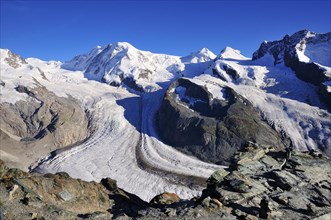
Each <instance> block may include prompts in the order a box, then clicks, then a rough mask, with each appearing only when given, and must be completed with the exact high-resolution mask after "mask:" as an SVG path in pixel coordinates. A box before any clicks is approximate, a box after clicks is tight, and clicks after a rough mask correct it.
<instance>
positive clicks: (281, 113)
mask: <svg viewBox="0 0 331 220" xmlns="http://www.w3.org/2000/svg"><path fill="white" fill-rule="evenodd" d="M317 49H318V50H319V51H320V50H321V51H324V52H325V53H328V51H327V50H325V49H324V47H321V48H317ZM7 53H8V51H7V50H1V81H0V82H1V83H2V84H4V85H2V86H0V87H1V103H3V102H9V103H15V102H17V101H19V100H27V99H29V98H31V97H28V96H27V95H26V94H24V93H19V92H17V91H16V90H15V88H16V87H17V86H18V85H24V86H27V87H30V88H33V87H36V86H45V87H46V88H47V90H49V91H51V92H54V93H55V94H56V95H57V96H61V97H67V96H69V95H70V96H72V97H73V98H75V99H78V100H80V101H81V105H82V108H84V109H86V110H87V111H88V112H89V114H90V116H91V125H92V134H91V136H90V137H89V139H87V140H86V141H85V142H84V143H82V144H79V145H76V146H74V147H72V148H70V149H67V150H62V151H58V154H57V155H55V156H54V155H51V154H50V155H44V157H43V158H41V159H40V160H39V161H36V163H35V164H33V165H32V166H31V169H33V170H34V171H37V172H41V173H47V172H51V173H56V172H60V171H64V172H67V173H69V174H70V175H71V176H72V177H75V178H81V179H83V180H87V181H92V180H94V181H100V180H101V179H102V178H105V177H111V178H113V179H115V180H117V183H118V186H119V187H121V188H123V189H124V190H126V191H128V192H130V193H134V194H136V195H138V196H139V197H141V198H142V199H144V200H146V201H149V200H150V199H151V198H153V197H154V196H155V195H157V194H160V193H162V192H165V191H169V192H175V193H177V194H178V195H179V196H180V197H181V198H187V199H188V198H191V197H193V196H196V195H198V193H199V192H200V191H201V189H202V185H203V184H204V182H205V180H206V179H207V178H208V177H209V176H210V175H211V174H212V172H213V171H215V170H217V169H218V168H219V167H220V166H218V165H215V164H209V163H205V162H202V161H200V160H198V159H196V158H194V157H191V156H187V155H185V154H183V153H181V152H179V151H177V150H175V149H174V148H172V147H171V146H168V145H166V144H164V143H163V142H162V141H160V138H159V136H158V133H157V130H156V128H155V121H154V116H155V113H156V112H157V110H158V108H159V106H160V104H161V102H162V99H163V95H164V93H165V90H166V89H167V87H168V85H169V84H170V83H171V81H172V80H174V79H175V78H177V77H181V76H185V77H187V78H190V79H191V80H192V81H193V82H195V83H197V84H199V85H204V86H206V88H207V89H208V90H209V91H210V92H211V93H212V94H213V97H214V98H217V99H223V95H222V88H223V87H222V86H229V87H231V88H233V89H234V90H235V91H236V92H238V93H239V94H241V95H242V96H244V97H245V98H246V99H248V100H249V101H250V102H251V103H252V104H253V105H254V106H255V107H256V108H257V109H258V110H259V111H260V112H261V114H262V115H263V117H264V119H265V120H266V121H267V122H268V123H269V124H270V125H272V126H273V127H274V128H275V129H276V130H277V131H279V132H281V133H283V134H284V135H286V136H287V137H288V138H290V139H291V142H292V144H293V147H294V148H295V149H296V150H300V151H306V150H309V149H316V150H319V149H324V150H325V152H327V153H330V154H331V150H330V149H331V114H330V113H329V112H328V111H327V110H325V106H324V104H323V103H321V102H320V99H319V97H318V94H317V92H316V91H317V87H315V86H313V85H311V84H309V83H306V82H303V81H301V80H299V79H298V78H297V77H296V75H295V74H294V72H293V71H292V70H291V69H289V68H288V67H286V66H284V65H283V64H280V65H277V66H275V65H274V63H273V58H272V57H271V55H270V57H269V56H265V57H263V58H261V59H258V60H255V61H252V60H251V59H250V58H246V57H244V56H243V55H241V54H240V52H239V51H238V50H234V49H232V48H226V49H225V50H223V51H222V53H221V54H220V55H219V56H217V57H216V56H215V55H214V54H213V53H212V52H210V51H209V50H208V49H205V48H204V49H202V50H201V51H199V52H196V53H192V54H191V55H190V56H188V57H183V58H180V57H175V56H168V55H160V54H156V55H155V54H152V53H150V52H145V51H139V50H137V49H135V48H133V47H132V46H131V45H128V44H126V43H117V44H114V45H108V46H105V47H97V48H95V49H94V50H92V51H91V52H90V53H87V54H85V55H81V56H77V57H75V58H74V59H73V60H72V61H70V62H69V63H65V64H62V63H60V62H55V61H49V62H45V61H41V60H38V59H34V58H29V59H26V61H27V64H24V63H23V64H21V65H20V67H18V68H17V69H14V68H12V67H11V66H9V65H8V64H7V62H6V61H5V57H6V56H7ZM102 54H103V55H104V56H101V55H102ZM317 55H318V54H317ZM317 55H316V54H315V53H314V48H312V46H311V45H309V46H307V47H306V50H305V51H304V53H303V54H302V56H307V57H308V56H309V57H310V58H309V60H308V58H307V59H306V58H305V57H304V59H306V61H307V62H309V61H312V62H315V61H319V60H318V59H317ZM106 58H108V59H110V61H109V60H108V61H109V62H108V61H107V59H106ZM329 60H330V59H325V60H321V61H323V62H321V63H320V64H321V65H324V66H327V68H330V66H331V65H330V63H328V62H327V61H329ZM324 61H325V62H324ZM100 62H101V63H102V68H103V69H102V71H101V72H99V73H98V74H96V75H95V74H94V72H95V71H96V70H97V68H98V65H100ZM224 66H226V67H227V68H231V69H233V70H235V71H236V72H237V73H238V74H239V78H237V79H235V78H233V77H232V76H230V75H229V74H227V73H226V70H225V69H224V68H225V67H224ZM141 70H144V71H143V73H146V74H147V75H141V73H142V71H141ZM145 70H146V71H145ZM215 71H216V72H215ZM215 73H217V75H215ZM123 75H124V76H125V77H131V78H133V79H135V80H136V81H135V82H136V83H137V85H138V86H140V87H141V88H143V89H144V90H145V91H146V92H145V93H141V92H134V91H133V90H130V89H127V88H126V87H125V86H120V87H113V86H109V85H107V84H105V83H102V82H100V81H102V80H103V81H106V82H108V83H112V82H117V83H120V82H121V77H122V78H123ZM220 77H221V78H223V80H221V79H220ZM327 85H329V83H328V84H327ZM176 92H177V94H178V95H179V96H180V97H179V98H182V96H183V94H184V93H183V91H180V89H179V90H178V91H176ZM193 101H194V100H193Z"/></svg>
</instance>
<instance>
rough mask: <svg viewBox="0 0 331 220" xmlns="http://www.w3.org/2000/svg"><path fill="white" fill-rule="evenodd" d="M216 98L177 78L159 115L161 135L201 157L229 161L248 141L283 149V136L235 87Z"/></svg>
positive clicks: (210, 160) (205, 159)
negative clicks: (220, 97)
mask: <svg viewBox="0 0 331 220" xmlns="http://www.w3.org/2000/svg"><path fill="white" fill-rule="evenodd" d="M222 93H223V97H224V99H223V100H221V99H215V98H213V96H212V94H211V93H210V92H209V91H208V89H207V88H204V87H203V86H201V85H198V84H195V83H194V82H192V81H190V80H189V79H185V78H180V79H177V80H176V81H174V82H173V83H172V84H171V85H170V86H169V88H168V89H167V92H166V94H165V96H164V100H163V102H162V105H161V107H160V110H159V112H158V115H157V121H158V126H159V127H158V128H159V133H160V135H161V137H163V139H164V141H165V142H167V143H169V144H170V145H171V146H174V147H176V148H177V149H179V150H181V151H184V152H186V153H189V154H192V155H194V156H197V157H198V158H199V159H201V160H204V161H208V162H213V163H218V164H226V162H228V161H229V159H230V158H231V156H232V155H233V154H234V153H235V152H237V151H238V150H239V149H241V148H243V147H244V146H245V145H246V144H247V143H248V142H249V141H250V142H253V143H257V144H259V145H261V146H277V147H278V148H279V149H284V148H285V147H286V144H284V143H283V140H282V137H281V136H280V135H279V134H278V133H277V132H276V131H275V130H273V129H272V128H271V127H270V126H269V125H268V124H267V123H266V122H264V121H263V119H262V118H261V116H260V114H259V112H257V111H256V109H254V107H253V106H252V104H251V103H250V102H249V101H248V100H247V99H245V98H244V97H242V96H241V95H239V94H238V93H236V92H235V91H234V90H233V89H231V88H229V87H226V86H224V87H223V88H222Z"/></svg>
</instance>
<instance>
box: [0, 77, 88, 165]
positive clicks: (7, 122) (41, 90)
mask: <svg viewBox="0 0 331 220" xmlns="http://www.w3.org/2000/svg"><path fill="white" fill-rule="evenodd" d="M36 83H38V82H36ZM16 91H18V92H19V93H22V94H24V95H26V96H27V97H28V98H27V100H26V101H23V100H20V101H18V102H16V103H14V104H12V103H6V102H5V103H0V110H1V115H0V133H1V135H0V138H1V139H0V140H1V141H2V143H3V146H2V149H1V150H2V151H3V152H2V153H3V154H4V156H3V159H4V160H6V161H8V162H10V163H11V165H12V166H15V167H17V166H18V167H20V168H23V167H25V169H26V167H28V166H29V165H30V164H32V163H33V162H35V161H36V160H37V159H39V157H40V156H41V155H46V154H48V153H49V152H51V151H54V150H57V149H59V148H63V147H65V146H69V145H72V144H75V143H77V142H79V141H83V140H84V139H86V138H87V137H88V136H89V119H88V115H87V113H86V112H85V110H84V109H83V108H82V107H81V104H80V103H79V101H78V100H75V99H74V98H72V97H70V96H69V97H67V98H65V97H58V96H56V95H55V94H54V93H52V92H50V91H48V90H47V89H46V88H45V87H42V86H37V87H35V88H32V89H31V88H30V89H29V88H27V87H24V86H22V85H18V86H17V87H16ZM42 146H43V147H42ZM4 152H6V153H4ZM33 152H35V153H33ZM10 155H20V158H19V159H18V158H17V159H16V158H13V156H10Z"/></svg>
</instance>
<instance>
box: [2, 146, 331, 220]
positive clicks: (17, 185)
mask: <svg viewBox="0 0 331 220" xmlns="http://www.w3.org/2000/svg"><path fill="white" fill-rule="evenodd" d="M330 186H331V160H330V159H329V158H326V157H324V156H322V155H321V154H318V153H316V152H314V151H311V152H304V153H298V152H292V151H291V150H287V151H278V150H275V149H274V148H272V147H268V148H261V147H257V146H256V145H254V144H250V145H248V146H247V147H246V148H244V149H242V150H241V151H239V152H237V153H236V154H235V155H234V156H233V157H232V159H231V164H230V167H229V168H228V169H226V170H225V169H220V170H217V171H215V172H214V173H213V174H212V175H211V176H210V178H209V179H208V180H207V187H206V189H204V190H203V191H202V195H201V196H200V197H197V198H192V199H191V200H181V199H180V198H179V197H178V196H177V195H176V194H175V193H169V192H166V193H163V194H160V195H158V196H155V197H154V198H153V199H152V200H151V202H150V203H147V202H144V201H142V200H141V199H140V198H139V197H137V196H135V195H132V194H130V193H127V192H125V191H124V190H122V189H120V188H118V187H117V184H116V181H115V180H112V179H110V178H105V179H102V180H101V182H100V183H96V182H86V181H82V180H79V179H73V178H71V177H70V176H69V175H68V174H66V173H57V174H45V175H38V174H31V173H26V172H23V171H20V170H18V169H9V168H8V167H7V166H5V164H4V163H3V162H2V161H0V201H1V203H0V216H1V218H2V219H8V220H11V219H169V218H170V219H284V218H285V219H315V220H317V219H330V217H331V212H330V210H331V187H330Z"/></svg>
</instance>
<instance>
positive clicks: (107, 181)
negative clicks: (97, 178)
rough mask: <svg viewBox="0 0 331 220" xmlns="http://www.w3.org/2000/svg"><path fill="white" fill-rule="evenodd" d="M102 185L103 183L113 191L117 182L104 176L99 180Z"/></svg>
mask: <svg viewBox="0 0 331 220" xmlns="http://www.w3.org/2000/svg"><path fill="white" fill-rule="evenodd" d="M100 183H101V184H102V185H104V186H105V187H106V188H107V189H108V190H110V191H113V190H116V189H117V182H116V180H113V179H111V178H104V179H102V180H101V182H100Z"/></svg>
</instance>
